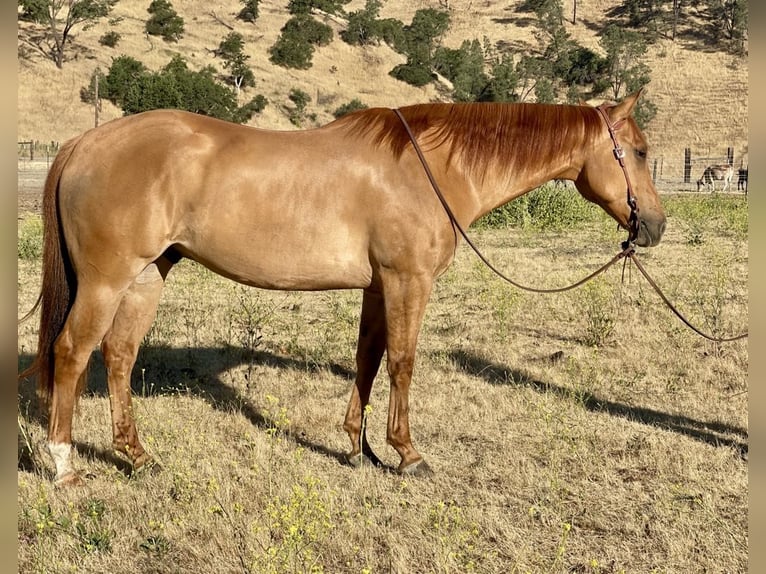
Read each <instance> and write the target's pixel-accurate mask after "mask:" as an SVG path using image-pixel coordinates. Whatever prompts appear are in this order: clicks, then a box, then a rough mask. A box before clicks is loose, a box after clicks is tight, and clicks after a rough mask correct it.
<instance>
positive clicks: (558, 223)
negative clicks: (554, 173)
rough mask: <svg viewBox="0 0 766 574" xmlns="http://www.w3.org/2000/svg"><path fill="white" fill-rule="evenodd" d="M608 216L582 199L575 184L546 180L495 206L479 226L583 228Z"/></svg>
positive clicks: (546, 229) (485, 227) (542, 228)
mask: <svg viewBox="0 0 766 574" xmlns="http://www.w3.org/2000/svg"><path fill="white" fill-rule="evenodd" d="M608 217H609V216H608V215H606V214H605V213H604V212H603V211H602V210H601V209H600V208H599V207H598V206H596V205H595V204H592V203H590V202H589V201H587V200H585V199H583V197H582V196H581V195H580V194H579V193H578V192H577V190H576V189H574V188H573V187H571V186H565V187H559V186H556V185H555V184H553V183H547V184H545V185H543V186H540V187H538V188H537V189H534V190H532V191H530V192H529V193H527V194H525V195H522V196H521V197H519V198H517V199H514V200H513V201H509V202H508V203H506V204H505V205H501V206H500V207H497V208H495V209H493V210H492V211H490V212H489V213H488V214H486V215H485V216H484V217H482V218H481V219H479V221H477V222H476V227H477V228H479V229H505V228H509V227H516V228H521V229H534V230H539V231H543V230H545V231H548V230H550V231H559V230H561V229H573V228H574V229H582V228H584V227H587V226H588V225H589V224H591V223H594V222H597V221H600V220H602V219H608Z"/></svg>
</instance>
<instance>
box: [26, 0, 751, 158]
mask: <svg viewBox="0 0 766 574" xmlns="http://www.w3.org/2000/svg"><path fill="white" fill-rule="evenodd" d="M148 4H149V1H148V0H120V2H119V3H118V4H117V5H116V7H115V9H114V11H113V12H112V15H111V19H112V20H114V19H119V21H118V22H114V23H113V24H111V25H110V24H109V22H108V21H107V19H104V20H102V21H101V22H100V23H99V24H97V25H96V26H94V27H92V28H91V29H89V30H83V29H82V28H81V27H80V28H76V29H75V33H76V38H75V44H74V46H73V47H72V48H70V50H69V52H68V57H69V60H68V61H67V62H66V63H65V64H64V67H63V69H62V70H59V69H57V68H56V66H55V65H54V64H53V61H52V60H50V59H49V58H46V57H45V56H44V55H43V54H41V53H40V52H39V50H37V49H35V48H34V47H32V44H33V43H32V42H31V39H33V38H34V37H35V36H36V35H38V34H39V33H40V27H39V26H35V25H30V24H28V23H24V22H21V23H19V63H18V83H19V104H18V105H19V110H18V118H19V123H18V138H19V140H20V141H22V140H39V141H63V140H66V139H68V138H69V137H71V136H73V135H75V134H77V133H79V132H81V131H83V130H85V129H88V128H90V127H92V126H93V121H94V120H93V110H92V108H91V107H90V106H88V105H87V104H83V103H82V102H81V101H80V98H79V92H80V88H81V87H82V86H84V85H86V84H87V83H88V81H89V78H90V76H91V74H92V72H93V71H94V69H95V68H96V66H100V67H101V69H102V70H106V69H108V67H109V65H110V63H111V61H112V58H113V57H115V56H118V55H120V54H127V55H130V56H133V57H135V58H137V59H139V60H141V61H142V62H144V63H145V64H146V65H147V66H149V67H150V68H153V69H158V68H160V67H162V66H163V65H165V64H166V63H167V62H168V61H169V59H170V58H171V56H172V55H173V54H174V53H180V54H182V55H183V56H184V57H185V58H186V59H187V60H188V62H189V64H190V66H191V67H192V68H194V69H199V68H201V67H202V66H204V65H208V64H210V65H213V66H215V67H216V68H218V69H220V68H221V62H220V60H218V59H216V58H215V57H214V55H213V53H212V50H213V49H214V48H216V47H217V45H218V43H219V42H220V41H221V39H223V37H224V36H225V35H226V34H227V33H228V32H229V29H228V26H231V27H233V28H234V29H235V30H237V31H238V32H240V33H241V34H243V35H244V37H245V42H246V45H245V50H246V52H247V53H248V54H249V55H250V56H251V58H250V61H249V63H250V65H251V68H252V69H253V71H254V73H255V76H256V82H257V85H256V87H255V89H250V90H247V91H245V92H244V94H243V99H244V98H248V99H249V98H250V97H252V96H253V95H254V94H256V93H260V94H263V95H265V96H266V97H267V98H268V100H269V106H268V107H267V108H266V109H265V110H264V112H263V113H261V114H260V115H258V116H256V117H254V118H253V119H252V120H251V122H250V123H251V124H252V125H255V126H260V127H267V128H276V129H295V127H294V126H293V125H292V124H291V123H290V121H289V120H288V117H287V111H286V110H287V108H288V107H289V105H290V102H289V100H288V98H287V95H288V93H289V91H290V90H291V89H292V88H299V89H301V90H303V91H305V92H307V93H308V94H309V95H310V96H311V98H312V102H311V104H310V105H309V109H308V111H309V112H310V113H315V114H316V118H317V119H316V121H317V123H318V124H322V123H326V122H328V121H330V120H332V119H333V117H332V111H333V110H334V109H336V108H337V107H338V106H339V105H341V104H343V103H346V102H348V101H350V100H351V99H353V98H359V99H360V100H362V101H363V102H364V103H366V104H367V105H369V106H391V107H394V106H398V105H403V104H409V103H415V102H428V101H438V100H441V99H443V96H441V95H440V93H439V91H438V90H437V88H436V86H434V85H429V86H426V87H424V88H415V87H412V86H409V85H407V84H405V83H403V82H399V81H397V80H395V79H393V78H391V77H390V76H389V75H388V72H389V71H390V70H391V69H392V68H393V67H394V66H395V65H396V64H398V63H401V62H403V57H402V56H401V55H400V54H397V53H396V52H394V51H393V50H391V49H390V48H389V47H387V46H385V45H381V46H372V47H352V46H349V45H347V44H345V43H344V42H343V41H342V40H340V38H339V37H338V34H337V33H338V32H339V31H340V30H342V29H343V25H342V22H341V21H339V20H336V19H327V21H326V23H327V24H328V25H330V26H331V27H332V28H333V30H334V32H335V37H334V39H333V41H332V43H331V44H330V45H329V46H326V47H322V48H319V49H317V51H316V52H315V54H314V58H313V66H312V67H311V68H310V69H309V70H305V71H299V70H288V69H285V68H282V67H279V66H275V65H273V64H271V63H270V62H269V60H268V48H269V47H270V46H271V45H273V44H274V42H275V40H276V38H277V36H278V34H279V30H280V28H281V27H282V26H283V25H284V23H285V22H286V21H287V19H288V18H289V14H288V13H287V11H286V5H287V2H286V0H280V1H274V0H263V1H262V2H261V4H260V16H259V18H258V20H257V21H256V23H255V24H248V23H244V22H241V21H239V20H236V19H235V15H236V13H237V12H238V11H239V9H240V4H239V2H238V0H213V2H210V1H203V0H177V1H176V2H174V7H175V9H176V10H177V11H178V13H179V14H180V15H181V16H182V17H183V18H184V20H185V23H186V33H185V35H184V37H183V39H182V40H181V41H180V42H178V43H177V44H168V43H166V42H164V41H162V40H161V39H159V38H157V37H151V36H148V35H146V34H145V32H144V23H145V21H146V18H147V16H148V15H147V13H146V7H147V6H148ZM520 4H521V1H520V0H507V1H504V2H497V1H495V0H479V1H475V0H442V1H441V2H439V1H431V2H429V1H427V0H414V1H412V2H406V1H404V0H389V1H388V2H386V3H385V5H384V7H383V9H382V10H381V17H394V18H398V19H400V20H402V21H403V22H407V23H408V22H410V21H411V18H412V15H413V14H414V13H415V11H416V10H418V9H420V8H426V7H439V6H442V7H443V6H445V5H446V6H448V7H449V9H450V11H451V16H452V25H451V28H450V30H449V32H448V34H447V36H446V38H445V39H444V43H445V44H446V45H447V46H450V47H459V45H460V43H461V42H462V41H463V40H465V39H473V38H477V39H479V40H482V39H483V38H484V37H487V38H489V39H490V40H491V41H492V42H493V43H494V42H503V43H505V44H509V45H511V46H513V47H517V48H523V47H524V46H530V45H534V43H535V40H534V37H533V27H532V26H531V25H530V18H529V15H528V14H524V13H519V12H517V10H516V9H517V8H518V6H519V5H520ZM617 4H618V2H617V0H578V2H577V16H578V18H577V22H576V24H574V25H573V24H571V23H568V24H567V27H568V31H569V32H570V33H571V34H572V36H573V37H574V38H575V39H576V40H577V41H578V42H579V43H580V44H582V45H585V46H587V47H589V48H591V49H595V50H598V37H597V35H596V34H597V32H598V30H599V29H600V28H601V27H602V26H603V24H604V22H605V19H606V18H607V16H606V15H607V13H608V12H609V11H610V10H611V9H612V8H614V7H615V6H616V5H617ZM363 5H364V1H363V0H352V2H351V3H350V4H348V5H347V7H346V9H347V10H349V11H351V10H356V9H359V8H361V7H362V6H363ZM564 7H565V14H566V15H568V16H569V15H571V11H572V0H565V2H564ZM222 22H223V23H222ZM108 30H114V31H117V32H119V33H120V34H121V35H122V39H121V40H120V42H119V43H118V45H117V46H116V48H114V49H112V48H107V47H103V46H100V45H99V43H98V38H99V37H100V36H101V35H102V34H104V32H106V31H108ZM647 63H648V64H649V66H650V68H651V69H652V82H651V83H650V84H649V86H648V89H647V92H646V93H647V95H648V97H650V98H651V99H652V101H653V102H654V103H655V104H656V105H657V107H658V113H657V116H656V117H655V119H654V120H653V121H652V123H651V125H650V126H649V129H648V130H647V136H648V137H649V140H650V142H651V143H652V145H653V150H654V153H653V155H655V157H664V158H667V160H666V161H672V162H676V161H680V159H681V158H682V155H683V149H684V148H686V147H691V148H692V150H693V154H694V156H695V157H706V156H708V157H719V156H723V155H724V154H725V152H726V148H727V147H729V146H733V147H734V148H735V162H737V163H739V161H740V160H743V161H744V162H745V163H747V134H748V120H747V116H748V107H747V106H748V65H747V61H746V60H742V59H738V58H734V57H732V56H730V55H727V54H724V53H721V52H711V51H704V50H701V49H700V47H699V44H698V43H695V42H694V41H693V40H692V39H690V36H689V35H684V36H682V37H681V38H679V39H677V40H676V42H671V41H668V40H660V41H659V42H657V43H656V44H655V45H653V46H651V47H650V54H649V58H648V62H647ZM120 115H121V111H120V110H119V109H118V108H116V107H114V106H112V105H111V104H109V103H108V102H104V104H103V110H102V112H101V121H102V122H103V121H107V120H109V119H112V118H116V117H119V116H120Z"/></svg>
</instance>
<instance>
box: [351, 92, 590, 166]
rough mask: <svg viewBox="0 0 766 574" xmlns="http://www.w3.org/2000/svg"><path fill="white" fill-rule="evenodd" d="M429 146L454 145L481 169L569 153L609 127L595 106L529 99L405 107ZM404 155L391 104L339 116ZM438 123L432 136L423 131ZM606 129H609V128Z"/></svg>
mask: <svg viewBox="0 0 766 574" xmlns="http://www.w3.org/2000/svg"><path fill="white" fill-rule="evenodd" d="M400 111H401V112H402V115H403V116H404V118H405V119H406V120H407V123H408V124H409V126H410V128H411V130H412V132H413V134H414V135H415V137H416V138H418V143H420V144H421V146H422V147H423V149H424V150H426V149H433V148H436V147H438V146H441V145H445V144H446V145H449V146H450V151H449V159H450V161H451V160H452V159H453V158H454V157H456V156H457V157H459V158H460V161H461V162H463V165H464V166H465V167H466V168H467V169H469V170H471V171H476V172H479V173H481V172H484V171H486V170H487V169H488V168H491V167H501V168H505V167H508V168H511V167H513V165H514V164H515V165H527V164H529V163H530V162H531V164H532V165H535V164H538V165H539V163H540V162H547V161H549V160H552V159H555V158H561V157H562V155H568V154H570V153H571V151H572V150H573V149H574V148H578V147H581V146H582V145H583V144H586V143H588V142H592V141H595V138H597V137H598V134H599V133H601V132H602V131H603V130H604V127H603V125H602V124H601V120H600V118H599V116H598V112H597V111H596V110H595V109H594V108H592V107H590V106H568V105H553V104H527V103H513V104H510V103H470V104H418V105H413V106H406V107H403V108H401V109H400ZM339 122H343V123H346V124H347V125H348V127H349V128H350V129H351V130H352V131H353V132H355V133H358V134H360V135H361V134H366V135H368V136H369V137H371V138H372V140H373V142H374V143H375V144H376V145H379V146H387V147H388V148H389V149H390V150H391V151H392V152H393V153H394V155H395V156H396V157H400V156H401V154H402V153H403V152H404V149H405V147H406V146H407V145H408V144H409V143H410V141H409V137H408V135H407V132H406V131H405V130H404V128H403V126H402V124H401V122H400V120H399V118H397V116H396V114H394V113H393V111H392V110H390V109H388V108H372V109H367V110H361V111H358V112H354V113H352V114H348V115H347V116H344V117H343V118H341V119H340V120H339ZM431 129H433V132H432V133H430V134H429V137H428V138H427V139H422V134H423V133H424V132H426V131H428V130H431ZM604 133H605V132H604Z"/></svg>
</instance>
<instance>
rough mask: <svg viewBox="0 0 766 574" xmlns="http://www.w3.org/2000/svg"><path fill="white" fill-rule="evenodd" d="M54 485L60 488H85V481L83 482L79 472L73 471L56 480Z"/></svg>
mask: <svg viewBox="0 0 766 574" xmlns="http://www.w3.org/2000/svg"><path fill="white" fill-rule="evenodd" d="M53 484H54V486H56V487H58V488H70V487H73V486H85V480H83V478H82V476H81V475H80V473H79V472H75V471H74V470H72V471H69V472H67V473H66V474H65V475H63V476H59V477H58V478H56V480H54V481H53Z"/></svg>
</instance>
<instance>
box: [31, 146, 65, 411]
mask: <svg viewBox="0 0 766 574" xmlns="http://www.w3.org/2000/svg"><path fill="white" fill-rule="evenodd" d="M79 139H80V138H75V139H72V140H69V141H68V142H66V143H65V144H64V145H63V146H62V147H61V149H60V150H59V152H58V154H56V159H55V160H54V161H53V165H51V168H50V170H49V171H48V177H47V179H46V180H45V189H44V191H43V207H42V216H43V264H42V287H41V289H40V295H39V296H38V297H37V301H36V302H35V304H34V305H33V306H32V309H30V311H29V312H28V313H27V314H26V315H24V317H23V318H22V319H21V321H20V322H23V321H26V320H27V319H29V317H31V316H32V315H33V314H34V313H35V312H36V311H37V309H38V308H39V309H40V331H39V333H38V340H37V357H36V358H35V360H34V361H33V362H32V364H31V365H30V366H29V367H28V368H27V369H25V370H24V371H22V372H21V373H20V374H19V378H22V377H28V376H32V375H35V374H36V375H37V389H38V394H39V395H40V398H42V399H43V400H45V401H46V402H47V401H48V399H49V398H50V396H51V393H52V391H53V359H54V356H53V344H54V342H55V341H56V338H57V337H58V336H59V334H60V333H61V330H62V329H63V328H64V321H66V318H67V315H68V314H69V309H70V308H71V306H72V303H73V302H74V295H75V292H76V290H77V278H76V276H75V273H74V268H73V267H72V263H71V261H70V260H69V252H68V250H67V246H66V242H65V239H64V234H63V231H62V228H61V219H60V217H59V206H58V190H59V181H60V179H61V173H62V172H63V170H64V166H65V165H66V164H67V161H68V160H69V158H70V156H71V155H72V152H73V151H74V148H75V145H76V144H77V142H78V141H79Z"/></svg>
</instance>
